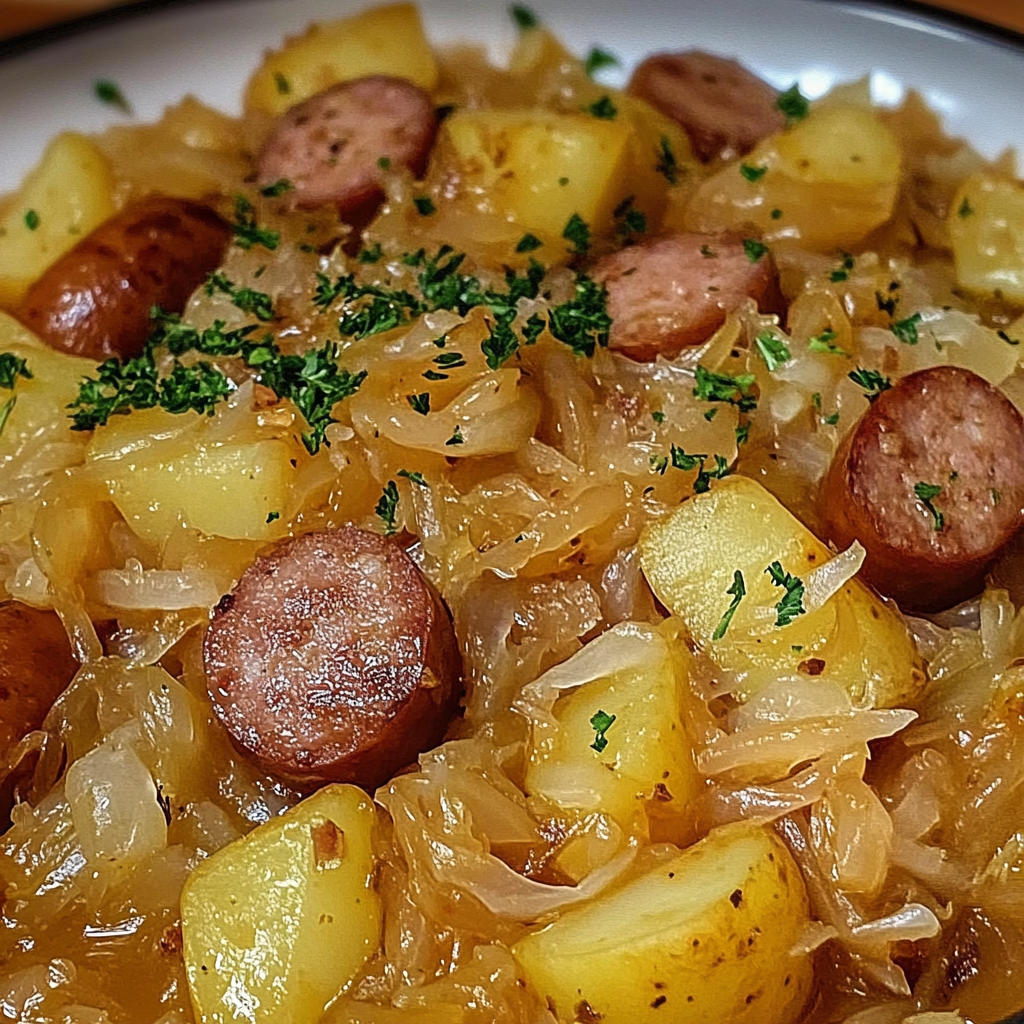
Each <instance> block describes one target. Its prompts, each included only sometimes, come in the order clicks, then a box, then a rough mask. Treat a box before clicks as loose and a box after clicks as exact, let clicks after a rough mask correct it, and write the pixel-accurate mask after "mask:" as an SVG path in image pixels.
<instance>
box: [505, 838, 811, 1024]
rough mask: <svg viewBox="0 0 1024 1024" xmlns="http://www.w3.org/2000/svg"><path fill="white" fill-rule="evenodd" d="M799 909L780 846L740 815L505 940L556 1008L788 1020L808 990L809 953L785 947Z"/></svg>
mask: <svg viewBox="0 0 1024 1024" xmlns="http://www.w3.org/2000/svg"><path fill="white" fill-rule="evenodd" d="M807 920H808V902H807V893H806V891H805V889H804V884H803V881H802V879H801V877H800V872H799V870H798V869H797V866H796V864H795V863H794V861H793V858H792V856H791V855H790V853H789V851H788V850H787V849H786V847H785V846H784V845H783V843H782V842H781V840H779V839H778V838H777V837H776V836H775V834H774V833H773V832H772V831H771V830H770V828H768V827H767V826H764V825H755V824H751V823H747V822H742V823H739V824H735V825H726V826H724V827H722V828H719V829H716V830H715V831H713V832H712V833H711V834H710V835H709V836H708V837H707V838H706V839H704V840H702V841H701V842H699V843H697V844H696V845H695V846H692V847H690V848H689V849H688V850H684V851H683V852H682V853H680V854H679V855H678V856H676V857H674V858H673V859H671V860H668V861H665V862H662V863H661V864H660V865H659V866H658V867H656V868H654V869H653V870H651V871H649V872H648V873H646V874H644V875H642V876H641V877H640V878H637V879H636V880H635V881H633V882H630V883H629V884H627V885H625V886H624V887H622V888H621V889H619V890H618V891H616V892H612V893H610V894H607V895H603V896H601V897H598V898H596V899H594V900H591V901H590V902H589V903H587V904H585V905H584V906H582V907H579V908H574V909H571V910H568V911H566V913H565V914H563V915H562V916H561V917H560V918H559V919H558V920H557V921H555V922H554V923H553V924H551V925H549V926H548V927H547V928H544V929H543V930H541V931H539V932H535V933H534V934H532V935H528V936H527V937H526V938H525V939H522V940H521V941H520V942H519V943H518V944H517V945H516V946H515V948H514V949H513V952H514V954H515V956H516V958H517V959H518V960H519V962H520V964H522V966H523V969H524V971H525V973H526V978H527V981H528V982H529V983H530V984H531V985H532V986H533V987H534V988H535V989H536V991H537V992H538V994H539V995H540V996H541V998H542V999H543V998H547V999H549V1000H550V1001H551V1003H553V1004H554V1007H553V1008H554V1012H555V1013H556V1014H557V1016H558V1018H559V1020H564V1021H570V1020H577V1021H578V1020H600V1021H601V1022H602V1024H647V1022H648V1021H650V1022H655V1024H656V1022H660V1021H666V1020H668V1021H672V1022H673V1024H708V1022H709V1021H714V1024H767V1022H769V1021H770V1022H771V1024H789V1022H790V1021H793V1020H795V1019H796V1018H797V1017H798V1016H799V1014H800V1012H801V1011H802V1009H803V1007H804V1004H805V1002H806V1000H807V997H808V995H809V993H810V990H811V984H812V966H811V959H810V957H809V956H807V955H801V956H794V955H792V954H791V953H790V950H791V949H792V948H793V946H794V945H795V943H796V941H797V940H798V938H799V937H800V934H801V932H802V930H803V929H804V927H805V925H806V923H807Z"/></svg>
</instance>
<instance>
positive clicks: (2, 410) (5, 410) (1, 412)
mask: <svg viewBox="0 0 1024 1024" xmlns="http://www.w3.org/2000/svg"><path fill="white" fill-rule="evenodd" d="M17 401H18V396H17V395H11V397H10V398H8V399H7V401H6V402H4V404H3V405H0V436H3V432H4V427H6V426H7V419H8V417H9V416H10V415H11V413H12V412H13V411H14V406H15V405H16V404H17Z"/></svg>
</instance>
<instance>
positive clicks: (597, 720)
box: [590, 711, 617, 754]
mask: <svg viewBox="0 0 1024 1024" xmlns="http://www.w3.org/2000/svg"><path fill="white" fill-rule="evenodd" d="M616 717H617V716H616V715H609V714H608V713H607V712H606V711H598V712H597V714H596V715H594V716H593V717H592V718H591V719H590V728H591V729H593V730H594V732H595V733H596V734H597V735H596V736H595V737H594V742H593V743H591V744H590V749H591V750H596V751H597V752H598V753H599V754H601V753H603V752H604V748H605V747H607V746H608V737H607V736H606V735H605V733H607V732H608V730H609V729H610V728H611V727H612V725H613V724H614V723H615V719H616Z"/></svg>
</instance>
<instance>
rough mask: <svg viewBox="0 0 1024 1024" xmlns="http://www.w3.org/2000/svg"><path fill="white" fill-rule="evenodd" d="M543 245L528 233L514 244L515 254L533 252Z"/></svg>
mask: <svg viewBox="0 0 1024 1024" xmlns="http://www.w3.org/2000/svg"><path fill="white" fill-rule="evenodd" d="M543 244H544V243H543V242H542V241H541V240H540V239H539V238H538V237H537V236H536V235H533V234H530V232H527V233H526V234H525V235H523V237H522V238H520V239H519V241H518V242H517V243H516V252H534V251H535V250H537V249H539V248H540V247H541V246H542V245H543Z"/></svg>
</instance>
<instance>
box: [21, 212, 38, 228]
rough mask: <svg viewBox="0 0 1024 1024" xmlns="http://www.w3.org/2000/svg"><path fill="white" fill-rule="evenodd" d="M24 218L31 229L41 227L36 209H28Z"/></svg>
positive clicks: (26, 225)
mask: <svg viewBox="0 0 1024 1024" xmlns="http://www.w3.org/2000/svg"><path fill="white" fill-rule="evenodd" d="M24 219H25V227H27V228H28V229H29V231H35V229H36V228H37V227H39V214H38V213H36V211H35V210H26V211H25V218H24Z"/></svg>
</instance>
